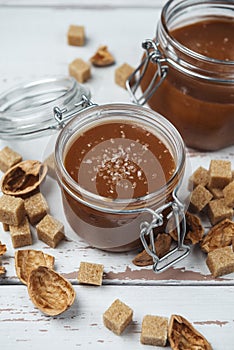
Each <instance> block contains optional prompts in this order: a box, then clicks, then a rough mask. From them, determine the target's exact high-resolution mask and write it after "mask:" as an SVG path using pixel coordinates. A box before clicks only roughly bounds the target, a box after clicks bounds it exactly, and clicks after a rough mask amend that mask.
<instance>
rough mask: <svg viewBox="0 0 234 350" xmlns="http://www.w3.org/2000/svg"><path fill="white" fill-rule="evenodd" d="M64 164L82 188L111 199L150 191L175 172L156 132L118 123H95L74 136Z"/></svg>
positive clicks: (145, 193)
mask: <svg viewBox="0 0 234 350" xmlns="http://www.w3.org/2000/svg"><path fill="white" fill-rule="evenodd" d="M64 164H65V168H66V169H67V171H68V173H69V174H70V176H71V177H72V178H73V179H74V180H75V181H76V182H77V183H78V184H79V185H80V186H81V187H82V188H83V189H86V190H88V191H90V192H92V193H94V194H98V195H100V196H103V197H108V198H112V199H116V198H121V199H128V198H138V197H141V196H144V195H147V194H149V193H152V192H154V191H156V190H157V189H159V188H161V187H162V186H164V185H165V184H166V183H167V182H168V180H169V179H170V178H171V176H172V175H173V173H174V171H175V162H174V159H173V157H172V155H171V153H170V152H169V150H168V148H167V147H166V146H165V145H164V143H163V142H162V141H161V140H160V139H159V138H158V137H157V136H156V135H154V134H153V133H151V132H150V131H149V130H148V129H144V128H143V127H139V126H137V125H134V124H131V123H124V124H123V123H120V122H113V123H108V124H107V123H106V124H105V123H104V124H101V125H97V126H95V128H91V129H89V130H86V131H85V132H83V133H82V134H81V135H78V136H77V137H75V138H74V139H73V140H72V141H71V142H70V145H68V150H67V152H66V155H65V160H64Z"/></svg>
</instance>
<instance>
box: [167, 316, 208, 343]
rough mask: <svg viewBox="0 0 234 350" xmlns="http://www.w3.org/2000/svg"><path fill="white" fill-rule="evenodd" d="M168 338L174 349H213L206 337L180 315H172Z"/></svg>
mask: <svg viewBox="0 0 234 350" xmlns="http://www.w3.org/2000/svg"><path fill="white" fill-rule="evenodd" d="M168 339H169V342H170V345H171V348H172V349H173V350H188V349H194V350H195V349H197V350H198V349H199V350H212V347H211V345H210V343H208V341H207V340H206V338H205V337H204V336H203V335H202V334H201V333H199V332H198V331H197V330H196V329H195V328H194V327H193V326H192V324H191V323H190V322H189V321H187V320H186V319H185V318H184V317H182V316H180V315H171V318H170V322H169V326H168Z"/></svg>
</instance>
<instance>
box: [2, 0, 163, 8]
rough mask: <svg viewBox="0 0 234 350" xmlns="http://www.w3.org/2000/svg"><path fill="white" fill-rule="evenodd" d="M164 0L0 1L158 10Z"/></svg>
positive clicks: (4, 2)
mask: <svg viewBox="0 0 234 350" xmlns="http://www.w3.org/2000/svg"><path fill="white" fill-rule="evenodd" d="M165 2H166V1H165V0H146V1H144V2H142V1H141V0H118V1H115V0H101V1H98V0H89V1H86V0H79V1H71V0H68V1H66V0H41V1H38V0H0V5H2V6H17V7H60V8H61V7H62V8H94V9H95V8H102V9H104V8H159V7H161V6H163V4H165Z"/></svg>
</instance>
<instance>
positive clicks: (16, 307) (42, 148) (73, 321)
mask: <svg viewBox="0 0 234 350" xmlns="http://www.w3.org/2000/svg"><path fill="white" fill-rule="evenodd" d="M163 3H164V1H157V0H155V1H153V0H147V1H144V2H142V1H138V0H135V1H131V0H125V1H124V0H122V1H118V2H117V1H113V0H112V1H111V0H109V1H108V0H106V1H97V0H96V1H95V0H93V1H84V0H83V1H73V2H72V1H66V0H57V1H56V0H51V1H46V0H44V1H38V2H37V1H35V0H34V1H29V0H28V1H26V0H25V1H23V0H20V1H16V0H15V1H13V0H9V1H3V0H2V1H0V43H1V50H0V92H3V91H5V90H6V89H8V88H10V87H12V86H13V85H15V84H16V83H20V82H23V81H29V80H37V79H41V78H42V77H46V76H50V75H67V74H68V64H69V63H70V62H71V61H72V60H73V59H75V58H77V57H82V58H83V59H84V60H88V59H89V58H90V57H91V56H92V55H93V53H94V52H95V50H96V49H97V47H98V46H99V45H101V44H106V45H108V47H109V48H110V50H111V52H112V53H113V54H114V56H115V58H116V62H117V63H116V64H117V65H120V64H122V63H124V62H128V63H129V64H131V65H133V66H136V65H137V64H138V63H139V59H140V57H141V42H142V40H144V39H145V38H151V37H153V35H154V31H155V27H156V22H157V19H158V17H159V14H160V9H161V6H162V4H163ZM70 24H82V25H84V26H85V28H86V33H87V43H86V45H85V46H84V47H79V48H78V47H71V46H68V45H67V43H66V33H67V29H68V27H69V25H70ZM115 68H116V66H112V67H108V68H103V69H98V68H96V69H95V68H92V79H91V80H89V81H88V82H87V83H86V86H87V87H89V88H90V90H91V94H92V99H93V100H94V101H95V102H97V103H99V104H100V103H106V102H129V96H128V94H127V92H126V91H125V90H124V89H121V88H120V87H118V86H117V85H115V83H114V69H115ZM50 144H51V140H50V138H49V137H43V138H41V139H40V140H32V141H21V142H19V141H14V142H7V141H0V149H1V148H3V147H4V146H5V145H9V146H10V147H12V148H14V149H17V150H18V151H19V153H21V154H22V155H23V157H24V159H39V160H42V159H43V157H44V155H45V154H46V153H47V152H48V151H49V147H50ZM233 156H234V147H230V148H227V149H224V150H221V151H219V152H215V153H198V152H195V151H193V150H188V160H189V164H190V165H188V172H189V173H191V171H192V170H194V169H196V168H197V167H198V166H199V165H201V164H202V165H203V166H205V167H208V164H209V162H210V160H211V159H230V160H231V161H232V162H233V163H232V164H233V167H234V160H233ZM44 191H45V193H46V198H47V200H48V202H49V205H50V208H51V213H52V214H53V215H54V216H55V217H57V218H59V219H60V220H61V221H63V223H64V225H65V231H66V240H65V241H64V242H62V243H61V244H60V245H59V246H58V247H57V248H56V249H52V248H49V247H47V246H46V245H45V244H44V243H43V242H40V241H38V240H37V239H36V234H35V232H34V233H33V239H34V242H33V246H32V248H33V249H42V250H43V251H45V252H47V253H50V254H52V255H54V256H55V259H56V260H55V261H56V263H55V269H56V271H58V272H59V273H61V274H63V276H65V277H66V278H68V279H69V280H70V281H71V282H72V283H73V284H74V287H75V290H76V293H77V297H76V301H75V303H74V305H73V306H72V307H71V308H70V309H69V310H68V311H67V312H65V313H64V314H61V315H60V316H58V317H48V316H45V315H43V314H42V313H41V312H40V311H39V310H37V309H36V308H35V307H34V305H33V304H32V302H31V301H30V299H29V297H28V294H27V289H26V287H25V286H24V285H22V284H21V283H20V282H19V280H18V278H17V277H16V273H15V269H14V252H15V250H14V249H13V248H12V244H11V240H10V237H9V233H7V232H3V231H2V230H1V229H0V240H1V241H2V242H3V243H5V244H6V245H7V249H8V251H7V253H6V255H5V256H4V257H3V260H2V263H3V266H4V267H5V268H6V270H7V272H6V275H5V277H2V278H0V296H1V297H0V339H1V348H3V349H15V348H17V349H31V348H33V349H41V348H42V347H43V346H47V347H49V346H50V347H51V348H53V349H55V348H57V349H62V348H64V347H67V348H69V349H75V348H81V349H110V347H112V348H113V349H119V348H120V347H124V348H126V349H143V348H144V347H145V346H143V345H142V344H140V341H139V338H140V330H141V321H142V318H143V316H144V315H145V314H156V315H162V316H166V317H170V315H171V314H173V313H178V314H181V315H183V316H184V317H186V318H187V319H188V320H190V321H191V322H193V324H194V326H195V327H196V328H197V329H198V330H199V331H201V332H202V333H203V334H204V335H205V336H206V337H207V339H208V340H209V341H210V342H211V343H212V346H213V349H214V350H233V343H234V303H233V298H234V274H230V275H228V276H224V277H222V278H218V279H214V278H213V277H212V276H211V275H210V273H209V270H208V268H207V266H206V264H205V255H204V254H203V253H202V252H201V251H200V250H199V248H197V247H194V248H193V250H192V253H191V254H190V256H189V257H188V258H187V259H185V260H182V261H181V262H180V263H179V264H177V265H176V266H175V267H173V268H170V269H169V270H167V271H166V272H164V273H162V274H155V273H153V271H152V269H151V267H147V268H138V267H136V266H134V265H133V264H132V259H133V257H134V256H135V254H136V252H129V253H121V254H119V253H118V254H117V253H116V254H113V253H112V254H111V253H107V252H103V251H100V250H97V249H94V248H92V247H90V246H89V245H88V244H87V243H86V242H84V241H82V240H81V239H79V238H78V237H77V235H76V234H75V233H74V232H73V231H72V230H71V228H70V227H69V226H68V224H67V222H66V219H65V217H64V213H63V210H62V204H61V197H60V192H59V188H58V185H57V183H56V182H55V181H54V180H52V179H51V178H48V179H47V181H46V183H45V185H44ZM206 225H207V223H206ZM81 261H90V262H97V263H102V264H103V265H104V266H105V268H104V271H105V273H104V280H103V286H101V287H93V286H83V285H79V284H78V281H77V271H78V267H79V264H80V262H81ZM116 298H120V299H121V300H122V301H124V302H125V303H127V304H128V305H129V306H131V307H132V308H133V310H134V317H133V323H132V324H131V325H130V327H129V328H128V329H127V330H126V331H125V332H124V334H123V335H122V336H116V335H114V334H113V333H112V332H110V331H109V330H107V329H106V328H105V327H104V325H103V323H102V314H103V312H104V311H105V310H106V308H107V307H108V306H109V305H110V304H111V303H112V301H114V299H116Z"/></svg>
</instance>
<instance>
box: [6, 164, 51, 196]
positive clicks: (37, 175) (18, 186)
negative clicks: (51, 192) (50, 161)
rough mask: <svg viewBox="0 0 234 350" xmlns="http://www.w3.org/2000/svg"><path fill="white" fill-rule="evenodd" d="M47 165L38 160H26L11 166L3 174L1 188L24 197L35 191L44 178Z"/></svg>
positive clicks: (8, 193)
mask: <svg viewBox="0 0 234 350" xmlns="http://www.w3.org/2000/svg"><path fill="white" fill-rule="evenodd" d="M46 173H47V166H46V165H44V164H42V163H41V162H39V161H38V160H25V161H23V162H20V163H18V164H16V165H15V166H13V167H12V168H10V169H9V170H8V171H7V172H6V173H5V174H4V176H3V178H2V181H1V188H2V192H3V193H4V194H7V195H10V196H15V197H17V196H18V197H24V196H28V195H30V194H32V193H34V191H35V190H37V189H38V187H39V185H40V184H41V183H42V181H43V180H44V178H45V176H46Z"/></svg>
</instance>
